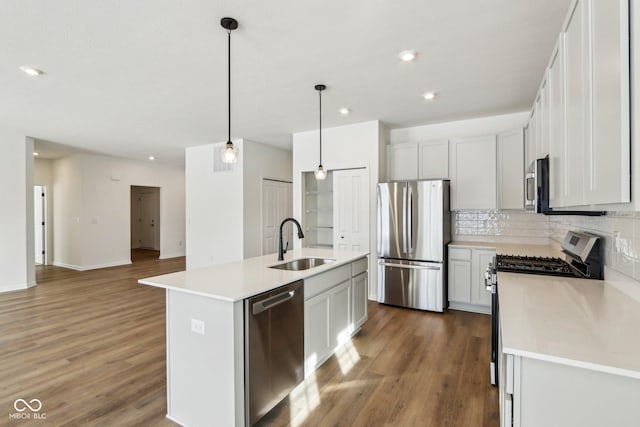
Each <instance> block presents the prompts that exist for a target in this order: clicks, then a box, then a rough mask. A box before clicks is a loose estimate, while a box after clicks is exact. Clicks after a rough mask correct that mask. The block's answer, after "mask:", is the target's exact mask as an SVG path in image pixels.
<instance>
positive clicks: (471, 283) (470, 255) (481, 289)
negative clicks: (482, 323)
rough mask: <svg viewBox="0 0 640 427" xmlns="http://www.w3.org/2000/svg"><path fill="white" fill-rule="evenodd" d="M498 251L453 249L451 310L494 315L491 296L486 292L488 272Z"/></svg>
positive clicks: (450, 288)
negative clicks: (487, 269) (486, 275)
mask: <svg viewBox="0 0 640 427" xmlns="http://www.w3.org/2000/svg"><path fill="white" fill-rule="evenodd" d="M495 256H496V250H495V249H493V248H489V249H479V248H474V247H466V246H449V269H448V272H449V277H448V282H449V289H448V291H449V296H448V299H449V308H451V309H454V310H464V311H473V312H477V313H487V314H488V313H490V312H491V294H490V293H489V292H488V291H487V290H486V289H485V285H484V273H485V270H486V268H487V265H488V264H489V263H490V262H491V261H493V258H494V257H495Z"/></svg>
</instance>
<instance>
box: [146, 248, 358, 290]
mask: <svg viewBox="0 0 640 427" xmlns="http://www.w3.org/2000/svg"><path fill="white" fill-rule="evenodd" d="M368 254H369V253H368V252H364V251H351V250H341V249H310V248H304V249H296V250H291V251H289V252H287V253H286V254H285V256H284V261H278V260H277V259H278V255H277V254H270V255H265V256H261V257H256V258H249V259H245V260H242V261H236V262H230V263H227V264H220V265H215V266H211V267H204V268H198V269H195V270H189V271H180V272H177V273H171V274H164V275H162V276H154V277H146V278H144V279H140V280H138V283H141V284H143V285H150V286H156V287H159V288H165V289H172V290H176V291H183V292H187V293H191V294H196V295H200V296H204V297H207V298H215V299H220V300H223V301H231V302H235V301H239V300H243V299H245V298H249V297H252V296H254V295H258V294H261V293H262V292H266V291H269V290H271V289H275V288H277V287H279V286H282V285H286V284H287V283H291V282H295V281H296V280H301V279H306V278H308V277H311V276H315V275H316V274H320V273H323V272H325V271H327V270H331V269H332V268H336V267H339V266H341V265H343V264H347V263H350V262H352V261H354V260H356V259H359V258H362V257H365V256H367V255H368ZM306 257H322V258H332V259H335V261H334V262H330V263H328V264H324V265H321V266H319V267H314V268H310V269H308V270H302V271H286V270H278V269H274V268H269V266H272V265H275V264H281V263H283V262H287V261H291V260H293V259H297V258H306Z"/></svg>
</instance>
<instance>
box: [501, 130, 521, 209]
mask: <svg viewBox="0 0 640 427" xmlns="http://www.w3.org/2000/svg"><path fill="white" fill-rule="evenodd" d="M523 208H524V133H523V130H522V129H515V130H512V131H509V132H504V133H501V134H499V135H498V209H523Z"/></svg>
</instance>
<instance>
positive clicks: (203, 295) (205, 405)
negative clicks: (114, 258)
mask: <svg viewBox="0 0 640 427" xmlns="http://www.w3.org/2000/svg"><path fill="white" fill-rule="evenodd" d="M367 255H368V252H365V251H351V250H331V249H309V248H305V249H298V250H294V251H289V252H288V253H287V254H286V255H285V261H277V255H276V254H271V255H265V256H261V257H256V258H250V259H246V260H243V261H237V262H232V263H228V264H222V265H217V266H212V267H206V268H200V269H195V270H190V271H182V272H178V273H172V274H165V275H162V276H155V277H149V278H145V279H141V280H139V283H141V284H144V285H150V286H156V287H160V288H165V289H166V298H167V302H166V310H167V323H166V328H167V417H168V418H170V419H172V420H173V421H175V422H177V423H179V424H182V425H188V426H191V427H199V426H210V425H216V426H244V425H245V386H244V385H245V383H244V379H245V353H244V300H245V299H247V298H250V297H252V296H255V295H259V294H261V293H263V292H267V291H270V290H273V289H275V288H278V287H280V286H283V285H286V284H289V283H292V282H295V281H298V280H303V281H305V286H304V293H305V370H306V374H307V375H308V373H309V371H310V370H312V369H315V367H317V366H319V365H320V364H321V363H322V362H324V360H326V359H327V358H328V357H330V356H331V354H332V353H333V351H334V350H335V348H336V347H337V346H339V345H341V344H342V343H343V342H344V337H345V334H344V332H345V330H346V331H348V332H349V334H348V335H347V336H348V337H350V336H351V335H353V334H354V333H355V332H357V330H358V329H359V327H360V325H361V324H362V323H363V322H364V320H366V303H367V295H368V292H367V284H368V279H367V277H368V275H367V267H366V266H367V262H366V257H367ZM306 257H322V258H331V259H335V261H333V262H331V263H328V264H324V265H321V266H318V267H313V268H310V269H308V270H302V271H287V270H279V269H272V268H269V267H270V266H273V265H275V264H280V263H282V262H286V261H290V260H293V259H299V258H306ZM342 296H344V299H345V301H340V302H341V303H339V304H335V306H336V307H344V310H346V311H345V313H337V315H336V316H333V318H332V312H331V311H330V309H329V308H330V303H331V301H334V300H336V298H338V297H342ZM324 301H326V304H327V306H326V308H327V309H326V310H324V311H322V310H320V311H318V310H315V311H313V312H312V313H324V314H326V316H325V318H314V319H311V320H309V319H308V313H307V307H322V306H323V305H322V304H323V302H324ZM363 310H364V311H363ZM310 311H311V310H310ZM316 315H317V314H316ZM322 322H325V325H324V327H323V325H322ZM318 327H320V329H318ZM316 331H322V333H324V334H325V335H326V339H318V337H315V336H313V335H315V334H316ZM332 335H336V336H332ZM338 335H339V337H338ZM316 348H317V350H316Z"/></svg>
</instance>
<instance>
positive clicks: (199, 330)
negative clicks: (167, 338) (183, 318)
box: [191, 319, 204, 335]
mask: <svg viewBox="0 0 640 427" xmlns="http://www.w3.org/2000/svg"><path fill="white" fill-rule="evenodd" d="M191 332H194V333H196V334H200V335H204V322H203V321H202V320H198V319H191Z"/></svg>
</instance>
